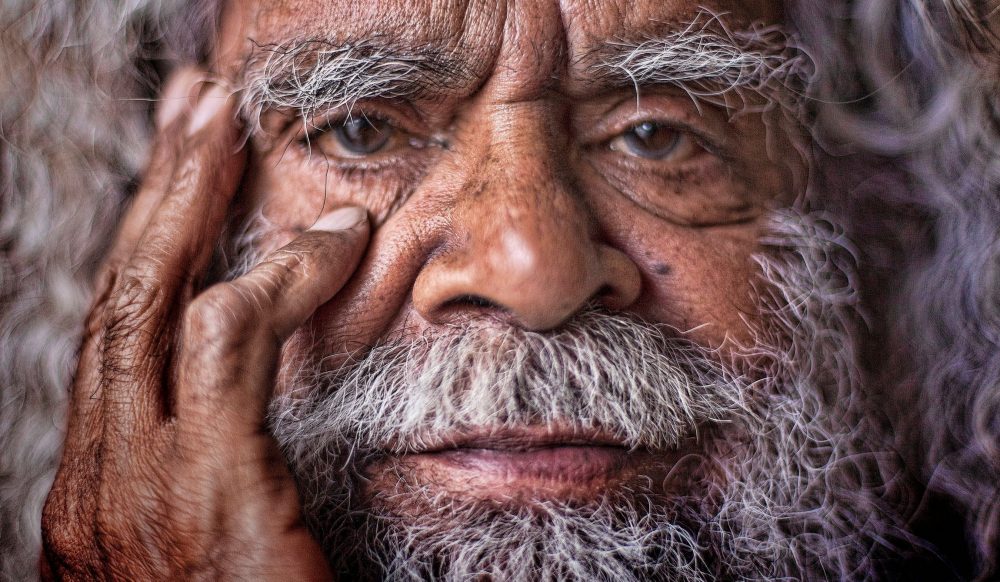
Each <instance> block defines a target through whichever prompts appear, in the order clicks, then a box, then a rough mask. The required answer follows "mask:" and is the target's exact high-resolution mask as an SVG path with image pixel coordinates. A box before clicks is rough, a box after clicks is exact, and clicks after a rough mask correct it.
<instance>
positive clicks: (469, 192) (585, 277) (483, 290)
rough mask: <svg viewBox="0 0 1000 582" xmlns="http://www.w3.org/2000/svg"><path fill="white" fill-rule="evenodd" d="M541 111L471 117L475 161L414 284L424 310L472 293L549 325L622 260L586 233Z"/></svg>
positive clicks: (532, 323) (431, 311) (555, 136)
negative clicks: (475, 127) (440, 240)
mask: <svg viewBox="0 0 1000 582" xmlns="http://www.w3.org/2000/svg"><path fill="white" fill-rule="evenodd" d="M551 116H552V113H551V109H549V110H546V108H544V107H534V106H532V105H531V104H517V105H513V106H504V107H503V108H502V109H501V110H499V111H496V112H491V113H490V114H487V115H484V116H481V117H480V119H486V120H488V121H487V127H486V131H485V132H483V131H479V132H477V133H478V135H479V136H480V139H479V140H478V141H477V142H476V144H477V145H474V146H472V147H474V148H475V149H477V150H478V151H477V152H476V154H475V155H468V156H467V157H466V159H473V160H476V161H475V162H474V163H472V164H470V165H468V166H467V167H468V168H469V169H468V171H467V173H466V176H467V179H466V181H465V186H464V187H463V188H462V189H461V191H460V192H459V193H458V194H457V199H456V202H455V206H454V210H453V215H452V220H451V221H449V222H450V225H451V231H450V233H449V238H450V241H449V243H448V244H447V245H445V247H444V251H443V252H442V254H441V255H440V256H438V257H437V258H436V260H435V261H433V262H432V263H431V264H430V265H428V266H427V267H425V269H424V270H423V272H421V274H420V275H419V276H418V279H417V281H416V285H415V287H414V305H415V307H416V308H417V309H418V311H420V312H421V313H422V314H424V315H425V317H428V318H429V319H432V320H433V319H436V318H439V317H440V315H441V313H442V308H443V307H445V306H448V305H449V304H450V305H452V306H453V307H454V306H455V305H456V303H458V304H459V305H458V306H459V307H461V304H462V303H463V302H464V303H465V304H466V308H468V305H476V304H481V303H482V302H481V301H469V299H470V298H475V299H484V300H486V301H487V302H488V303H489V304H492V305H493V306H496V307H499V308H502V309H503V310H504V311H506V312H507V313H508V314H509V315H510V316H511V317H513V318H514V319H515V320H516V321H517V322H518V323H519V324H520V325H522V326H523V327H526V328H530V329H549V328H552V327H556V326H558V325H559V324H560V323H562V322H563V321H565V320H566V319H567V318H568V317H570V316H571V315H572V314H573V313H575V312H576V311H578V310H579V309H580V308H581V307H582V306H583V305H584V304H586V303H587V302H588V301H589V300H590V299H591V298H593V297H595V295H598V294H599V293H600V292H601V291H602V289H604V288H605V287H607V286H609V284H610V283H611V281H610V280H611V279H613V278H614V277H613V275H612V274H611V272H612V271H617V272H618V274H619V275H621V273H622V272H623V271H627V270H628V269H627V267H625V266H623V265H622V264H621V263H622V261H623V260H624V261H626V262H627V259H625V258H624V255H621V254H620V253H617V254H616V253H615V252H613V251H612V250H611V249H607V248H601V247H602V245H600V243H598V242H597V241H596V240H595V237H594V227H593V224H592V221H591V218H590V217H589V215H588V212H587V209H586V207H585V206H584V203H583V201H582V200H581V199H580V198H579V197H578V196H577V195H576V193H575V192H574V191H573V186H572V181H571V174H570V173H569V172H568V171H567V170H566V168H565V161H564V160H565V158H564V154H563V151H562V150H561V149H560V148H563V150H564V146H562V145H561V144H560V143H559V140H560V137H559V136H560V132H558V131H556V128H555V127H554V120H553V119H552V117H551ZM481 129H482V128H480V130H481ZM470 153H471V152H470ZM619 255H620V256H619ZM624 279H625V280H629V276H627V275H626V276H624ZM634 279H635V280H636V281H637V280H638V275H637V274H636V275H635V277H634ZM612 286H613V285H612ZM626 286H628V285H626ZM632 287H635V288H636V289H634V293H632V292H631V291H628V290H626V292H625V293H624V295H623V294H618V295H619V296H620V297H619V299H623V298H624V296H626V295H629V294H633V295H637V293H638V289H637V287H638V284H637V283H636V284H635V285H632ZM610 295H615V294H613V293H612V294H609V296H610Z"/></svg>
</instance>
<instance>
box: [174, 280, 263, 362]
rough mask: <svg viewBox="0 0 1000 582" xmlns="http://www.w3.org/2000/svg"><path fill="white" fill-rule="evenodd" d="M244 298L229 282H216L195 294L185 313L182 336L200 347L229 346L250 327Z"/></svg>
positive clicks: (234, 344)
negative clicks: (216, 283) (199, 293)
mask: <svg viewBox="0 0 1000 582" xmlns="http://www.w3.org/2000/svg"><path fill="white" fill-rule="evenodd" d="M247 311H248V310H247V306H246V300H245V298H244V297H243V294H242V293H241V292H240V290H239V289H238V288H237V287H236V286H234V285H232V284H229V283H220V284H218V285H215V286H213V287H211V288H209V289H207V290H206V291H205V292H203V293H202V294H201V295H199V296H198V297H196V298H195V299H194V301H192V302H191V305H190V306H189V307H188V309H187V311H186V313H185V314H184V329H185V332H186V334H185V335H186V337H185V339H186V340H187V341H191V342H194V343H196V344H198V345H199V346H200V347H206V346H215V347H217V348H222V349H229V348H232V347H235V346H236V345H237V344H239V343H240V342H241V338H242V337H243V336H244V335H245V334H247V333H248V332H250V331H252V318H250V317H249V316H248V315H247Z"/></svg>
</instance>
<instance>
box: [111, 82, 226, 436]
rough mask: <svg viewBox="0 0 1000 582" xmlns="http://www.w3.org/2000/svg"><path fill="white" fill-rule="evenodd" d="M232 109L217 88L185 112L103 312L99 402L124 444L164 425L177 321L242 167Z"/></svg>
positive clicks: (209, 251)
mask: <svg viewBox="0 0 1000 582" xmlns="http://www.w3.org/2000/svg"><path fill="white" fill-rule="evenodd" d="M232 102H233V99H232V97H231V96H230V95H229V93H228V92H227V91H225V90H224V89H223V88H222V87H220V86H218V85H216V86H213V87H211V88H210V89H208V90H207V91H206V92H205V94H204V95H203V96H202V97H201V100H200V101H199V103H198V104H197V105H196V106H195V108H194V110H193V111H192V112H191V115H190V117H189V119H188V120H187V126H186V136H185V137H184V139H183V142H182V145H181V148H182V152H181V154H180V155H179V157H178V159H177V162H176V165H175V168H174V171H173V173H172V176H171V178H170V181H169V185H168V186H167V188H166V193H165V195H164V197H163V199H162V201H161V202H160V203H159V204H158V205H157V208H156V210H155V211H154V212H153V213H152V215H151V217H150V218H149V220H148V223H147V225H146V226H145V228H144V230H143V232H142V235H141V237H140V239H139V242H138V243H137V245H136V247H135V250H134V251H133V253H132V255H131V257H130V258H129V260H128V261H127V262H126V264H125V265H124V266H123V267H122V269H121V272H120V274H119V275H118V280H117V282H116V285H115V289H114V291H113V293H112V296H111V297H110V299H109V302H108V307H107V309H106V310H105V313H106V315H105V318H104V322H105V330H104V338H103V342H102V347H101V365H102V372H103V374H104V377H105V382H104V386H105V388H104V390H105V394H104V398H103V399H102V400H103V403H104V409H105V411H106V412H108V413H109V414H108V417H107V418H106V420H105V426H106V427H111V428H110V429H108V430H111V431H113V433H114V435H117V436H121V437H123V438H127V436H129V435H131V434H132V433H133V432H134V431H135V430H142V427H143V426H155V425H156V423H157V422H158V421H159V420H161V419H162V417H163V414H164V409H165V404H166V402H165V398H166V392H165V391H164V390H163V388H164V380H165V377H166V376H165V368H166V362H167V359H168V358H169V355H170V352H171V350H172V347H173V336H174V332H175V331H176V314H177V313H178V312H179V311H180V308H181V305H182V304H183V303H184V302H185V301H186V299H187V296H188V295H189V294H190V292H191V291H190V287H191V285H192V284H193V281H194V279H195V277H196V276H197V275H198V274H199V273H201V272H202V271H203V270H204V269H205V267H206V263H207V262H208V260H209V258H210V256H211V253H212V250H213V249H214V247H215V243H216V240H217V239H218V237H219V234H220V232H221V231H222V228H223V225H224V219H225V216H226V210H227V208H228V206H229V202H230V200H231V199H232V197H233V194H234V192H235V190H236V186H237V183H238V181H239V178H240V176H241V175H242V171H243V166H244V163H245V154H244V153H243V152H237V151H236V147H235V144H236V143H237V139H238V136H239V129H238V127H237V126H236V123H235V120H234V116H233V103H232ZM137 424H138V425H141V426H138V427H137Z"/></svg>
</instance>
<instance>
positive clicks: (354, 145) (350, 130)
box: [334, 115, 395, 156]
mask: <svg viewBox="0 0 1000 582" xmlns="http://www.w3.org/2000/svg"><path fill="white" fill-rule="evenodd" d="M394 131H395V130H394V128H393V127H392V125H390V124H389V122H387V121H385V120H383V119H378V118H372V117H366V116H363V115H359V116H355V117H351V118H348V119H345V120H344V121H343V123H341V124H339V125H337V126H336V127H334V136H335V137H336V139H337V143H338V144H339V145H340V147H342V148H343V149H344V150H346V151H347V152H349V153H350V154H353V155H356V156H366V155H371V154H374V153H376V152H378V151H379V150H381V149H382V148H384V147H385V146H386V144H387V143H389V140H390V139H391V138H392V136H393V133H394Z"/></svg>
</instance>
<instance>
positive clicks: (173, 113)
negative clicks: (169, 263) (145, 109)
mask: <svg viewBox="0 0 1000 582" xmlns="http://www.w3.org/2000/svg"><path fill="white" fill-rule="evenodd" d="M208 78H209V77H208V74H207V73H206V72H205V71H203V70H201V69H198V68H195V67H184V68H181V69H179V70H177V71H176V72H174V73H173V74H171V76H170V79H169V80H168V81H167V83H166V86H165V87H164V89H163V94H162V95H161V97H160V101H159V106H158V108H157V111H156V125H157V133H156V136H155V137H154V142H153V148H152V153H151V155H150V160H149V164H148V165H147V167H146V171H145V172H144V173H143V181H142V185H141V186H140V187H139V190H138V192H137V193H136V195H135V197H134V198H133V200H132V203H131V205H130V207H129V209H128V211H127V212H126V213H125V215H124V217H123V218H122V221H121V224H120V225H119V229H118V233H117V235H116V237H115V242H114V244H113V245H112V247H111V249H110V251H109V252H108V254H107V256H106V260H105V265H106V268H108V269H109V270H111V271H113V272H115V273H117V271H118V269H120V268H121V266H122V264H123V263H124V262H125V261H126V260H127V259H128V257H129V256H130V255H131V254H132V251H133V250H134V249H135V245H136V243H137V242H138V241H139V238H140V237H141V236H142V233H143V231H144V230H145V228H146V225H147V224H148V223H149V219H150V217H151V216H152V215H153V212H154V211H155V210H156V208H157V207H158V206H159V205H160V203H161V202H162V200H163V198H164V196H165V195H166V193H167V190H168V187H169V185H170V179H171V177H172V175H173V170H174V166H175V164H176V161H177V157H178V155H179V154H180V151H181V144H182V142H183V138H184V129H185V128H186V127H187V120H188V118H189V116H190V114H191V107H192V104H194V103H195V102H196V92H197V91H198V90H199V89H200V88H201V87H202V86H203V85H204V83H205V81H207V80H208Z"/></svg>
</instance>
